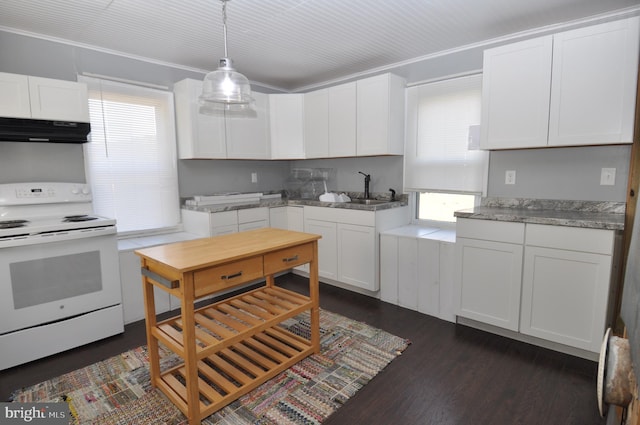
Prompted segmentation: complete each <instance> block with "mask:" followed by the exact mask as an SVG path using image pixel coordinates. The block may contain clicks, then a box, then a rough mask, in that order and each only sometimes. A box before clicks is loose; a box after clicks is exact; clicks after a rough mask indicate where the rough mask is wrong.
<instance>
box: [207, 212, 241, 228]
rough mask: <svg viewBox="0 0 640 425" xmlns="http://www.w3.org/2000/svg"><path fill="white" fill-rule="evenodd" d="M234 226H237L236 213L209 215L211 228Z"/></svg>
mask: <svg viewBox="0 0 640 425" xmlns="http://www.w3.org/2000/svg"><path fill="white" fill-rule="evenodd" d="M234 224H238V214H237V213H236V211H223V212H216V213H211V227H220V226H232V225H234Z"/></svg>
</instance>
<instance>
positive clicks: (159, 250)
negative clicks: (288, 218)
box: [134, 228, 321, 273]
mask: <svg viewBox="0 0 640 425" xmlns="http://www.w3.org/2000/svg"><path fill="white" fill-rule="evenodd" d="M320 238H321V236H320V235H315V234H311V233H302V232H294V231H291V230H283V229H274V228H263V229H256V230H248V231H245V232H240V233H232V234H228V235H222V236H215V237H211V238H203V239H194V240H190V241H184V242H176V243H171V244H167V245H159V246H154V247H150V248H144V249H139V250H136V251H134V252H135V253H136V254H137V255H139V256H140V257H142V258H145V259H148V260H151V261H153V262H159V263H163V264H165V265H166V266H169V267H170V268H173V269H175V270H176V271H178V272H181V273H184V272H189V271H193V270H197V269H201V268H204V267H210V266H215V265H219V264H224V263H228V262H231V261H235V260H239V259H242V258H249V257H253V256H256V255H261V254H265V253H267V252H271V251H276V250H279V249H284V248H289V247H292V246H296V245H301V244H303V243H308V242H313V241H317V240H318V239H320Z"/></svg>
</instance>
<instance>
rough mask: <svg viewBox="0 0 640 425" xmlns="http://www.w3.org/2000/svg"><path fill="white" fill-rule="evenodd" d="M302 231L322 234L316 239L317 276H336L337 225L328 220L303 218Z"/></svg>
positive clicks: (331, 277)
mask: <svg viewBox="0 0 640 425" xmlns="http://www.w3.org/2000/svg"><path fill="white" fill-rule="evenodd" d="M304 231H305V232H307V233H315V234H316V235H320V236H322V239H320V240H319V241H318V276H320V277H325V278H328V279H337V277H338V251H337V249H336V247H337V240H338V234H337V225H336V223H332V222H329V221H321V220H313V219H305V221H304Z"/></svg>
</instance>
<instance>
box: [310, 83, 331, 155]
mask: <svg viewBox="0 0 640 425" xmlns="http://www.w3.org/2000/svg"><path fill="white" fill-rule="evenodd" d="M304 151H305V157H306V158H327V157H328V156H329V89H322V90H316V91H312V92H309V93H305V94H304Z"/></svg>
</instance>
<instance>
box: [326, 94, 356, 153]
mask: <svg viewBox="0 0 640 425" xmlns="http://www.w3.org/2000/svg"><path fill="white" fill-rule="evenodd" d="M356 101H357V97H356V82H352V83H346V84H340V85H338V86H334V87H330V88H329V156H330V157H332V158H336V157H352V156H356V140H357V137H356V134H357V124H356V123H357V121H356V115H357V113H356V111H357V107H356Z"/></svg>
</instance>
